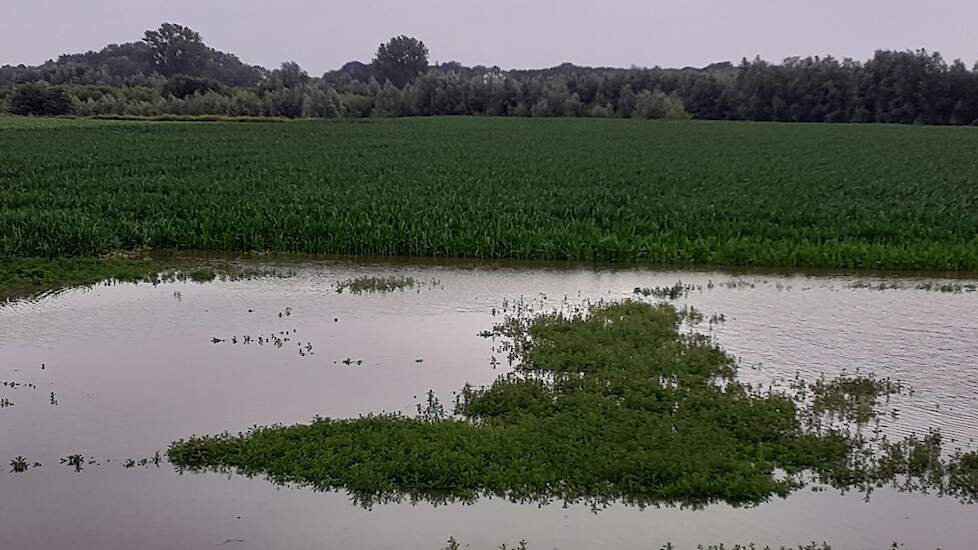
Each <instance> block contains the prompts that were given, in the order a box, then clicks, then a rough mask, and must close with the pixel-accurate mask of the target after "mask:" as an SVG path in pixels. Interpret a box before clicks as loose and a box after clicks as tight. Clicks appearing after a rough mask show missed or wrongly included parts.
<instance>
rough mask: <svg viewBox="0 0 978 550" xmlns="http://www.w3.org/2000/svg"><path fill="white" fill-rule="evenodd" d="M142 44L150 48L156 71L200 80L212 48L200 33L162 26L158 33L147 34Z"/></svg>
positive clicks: (178, 27)
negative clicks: (199, 76) (198, 77)
mask: <svg viewBox="0 0 978 550" xmlns="http://www.w3.org/2000/svg"><path fill="white" fill-rule="evenodd" d="M143 42H145V43H146V44H147V45H149V47H150V50H151V52H152V60H153V65H154V67H155V68H156V70H157V71H159V73H160V74H162V75H165V76H173V75H175V74H187V75H194V76H197V75H198V73H199V72H200V71H201V70H202V69H203V68H204V66H205V64H206V63H207V59H208V53H209V48H208V47H207V46H206V45H205V44H204V41H203V39H202V38H201V37H200V33H198V32H196V31H194V30H192V29H190V28H189V27H184V26H183V25H176V24H174V23H163V25H161V26H160V28H159V30H155V31H146V34H145V36H144V37H143Z"/></svg>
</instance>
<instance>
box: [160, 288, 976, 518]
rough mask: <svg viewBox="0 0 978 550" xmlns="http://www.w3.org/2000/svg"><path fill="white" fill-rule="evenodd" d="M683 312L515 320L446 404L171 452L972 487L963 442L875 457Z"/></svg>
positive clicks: (572, 487)
mask: <svg viewBox="0 0 978 550" xmlns="http://www.w3.org/2000/svg"><path fill="white" fill-rule="evenodd" d="M680 319H681V315H680V314H679V313H678V312H677V311H676V310H675V309H674V308H672V307H671V306H668V305H659V306H652V305H649V304H646V303H640V302H623V303H617V304H610V305H601V306H597V307H593V308H592V309H591V310H590V311H588V312H587V313H577V314H570V313H555V314H549V313H548V314H538V315H535V316H533V317H530V318H513V319H510V320H508V321H507V322H506V323H504V324H503V325H500V326H499V327H497V328H496V334H497V335H499V336H504V337H507V338H510V339H511V343H512V346H513V347H512V349H513V350H514V355H515V357H516V358H517V359H518V367H517V369H516V371H515V372H514V373H511V374H507V375H503V376H501V377H499V378H498V379H497V380H496V381H495V382H494V383H493V384H492V385H491V386H488V387H485V388H471V387H465V388H464V389H463V390H462V391H461V393H460V397H459V400H458V402H457V405H456V411H455V412H456V414H457V415H458V416H457V417H454V418H452V417H448V416H446V414H445V411H444V408H443V406H442V405H441V404H440V403H439V402H438V401H437V399H436V398H435V397H433V396H429V401H428V404H427V407H420V406H419V409H420V412H421V413H422V414H421V415H420V416H419V417H416V418H407V417H404V416H400V415H379V416H367V417H362V418H359V419H356V420H333V419H316V420H315V421H314V422H313V423H311V424H308V425H297V426H292V427H282V426H273V427H268V428H255V429H252V430H251V431H249V432H247V433H243V434H239V435H236V436H233V435H228V434H225V435H218V436H213V437H206V436H205V437H194V438H191V439H189V440H183V441H178V442H176V443H174V444H173V446H171V448H170V450H169V458H170V460H171V461H172V462H173V463H175V464H176V465H178V466H181V467H187V468H208V467H209V468H236V469H238V470H240V471H241V472H243V473H246V474H249V475H253V474H267V475H268V476H269V477H270V478H271V479H272V480H274V481H278V482H299V483H308V484H313V485H315V486H317V487H319V488H322V489H334V488H345V489H348V490H349V491H351V493H353V494H354V495H355V496H356V497H357V498H358V499H359V500H360V501H361V502H363V503H365V504H369V503H371V502H373V501H375V500H377V499H387V498H393V499H397V498H399V497H400V496H401V495H404V494H407V495H409V496H410V497H411V498H419V497H421V498H431V499H436V500H437V499H452V498H461V499H473V498H476V497H478V496H479V495H482V494H492V495H499V496H502V497H505V498H510V499H515V500H542V501H547V500H550V499H561V500H566V501H575V500H578V499H585V500H588V501H592V502H594V501H596V502H604V501H606V500H608V499H622V500H625V501H628V502H634V503H638V504H646V503H658V502H663V501H665V502H669V503H682V504H693V505H698V504H703V503H708V502H712V501H717V500H722V501H725V502H729V503H734V504H743V503H756V502H759V501H763V500H766V499H767V498H769V497H771V496H774V495H785V494H787V493H789V492H791V491H792V490H794V489H795V488H797V487H799V486H800V485H801V484H802V483H803V478H802V477H799V476H796V475H795V474H799V473H801V472H802V471H812V472H815V473H817V474H818V476H819V478H820V479H821V480H822V481H823V482H825V483H829V484H832V485H834V486H837V487H859V488H861V489H865V490H871V489H872V488H873V487H875V486H876V484H877V483H884V482H889V481H893V480H895V479H896V478H898V477H900V478H903V479H911V480H917V479H920V480H922V482H923V483H925V484H926V486H927V487H930V488H937V489H939V490H940V491H942V492H945V493H950V494H954V495H957V496H959V497H962V498H964V499H969V498H973V497H974V495H975V494H976V492H978V483H976V481H978V478H976V477H975V468H974V465H975V460H974V458H973V456H972V455H965V454H958V455H956V456H955V457H954V458H952V459H951V460H949V461H948V463H947V464H944V463H943V462H942V460H941V458H940V442H939V437H938V439H937V440H934V441H931V440H928V439H917V438H910V439H908V440H907V441H906V442H903V443H897V444H894V446H893V447H892V448H890V447H888V446H887V444H885V443H884V447H885V450H884V452H883V453H882V454H880V455H876V454H875V453H867V452H865V451H867V449H868V447H867V446H866V445H865V443H864V441H863V440H862V439H861V438H859V437H858V436H857V437H852V436H851V435H849V434H848V433H846V432H843V431H841V430H837V429H831V428H829V429H817V430H809V429H807V428H806V426H808V425H809V423H808V422H806V421H803V418H804V417H805V414H803V412H802V411H801V407H802V406H801V404H800V403H799V402H797V401H796V400H794V399H792V398H789V397H788V396H787V395H785V394H776V393H771V394H766V395H760V394H758V393H756V392H755V391H753V390H752V389H750V388H748V387H746V386H744V385H742V384H740V383H738V382H737V381H736V377H735V371H734V368H733V365H734V360H733V358H732V357H730V356H729V355H727V354H726V353H724V352H723V351H722V350H720V349H719V348H717V347H716V346H715V345H714V344H713V343H711V342H710V340H709V339H708V338H706V337H703V336H697V335H682V334H680V331H679V326H680V325H679V323H680ZM921 453H927V454H926V455H922V454H921ZM935 453H936V455H935ZM921 459H923V460H921ZM779 469H780V470H782V471H783V472H784V473H786V474H788V475H784V474H777V473H776V472H777V470H779ZM948 474H950V475H948Z"/></svg>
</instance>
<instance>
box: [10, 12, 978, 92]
mask: <svg viewBox="0 0 978 550" xmlns="http://www.w3.org/2000/svg"><path fill="white" fill-rule="evenodd" d="M164 21H171V22H175V23H181V24H184V25H188V26H190V27H192V28H194V29H195V30H197V31H199V32H201V33H202V34H203V35H204V39H205V41H206V42H207V43H208V44H209V45H211V46H213V47H215V48H217V49H220V50H224V51H228V52H232V53H236V54H238V55H239V56H240V57H241V58H242V60H244V61H246V62H248V63H253V64H260V65H264V66H266V67H275V66H277V65H278V64H279V63H281V62H282V61H286V60H290V59H294V60H296V61H298V62H299V63H300V64H301V65H302V66H303V67H304V68H306V69H307V70H308V71H309V72H310V73H313V74H320V73H322V72H323V71H325V70H328V69H333V68H337V67H339V66H340V65H342V64H343V63H345V62H346V61H350V60H353V59H357V60H363V61H368V60H369V58H370V57H371V56H372V54H373V52H374V51H375V50H376V48H377V45H378V44H379V43H380V42H382V41H384V40H386V39H387V38H388V37H390V36H392V35H394V34H409V35H413V36H416V37H418V38H420V39H422V40H424V41H425V43H426V44H427V45H428V47H429V49H430V50H431V56H432V60H433V61H440V62H444V61H451V60H457V61H461V62H462V63H465V64H467V65H475V64H484V65H499V66H501V67H503V68H524V67H525V68H531V67H547V66H552V65H557V64H559V63H562V62H564V61H571V62H574V63H577V64H582V65H613V66H629V65H633V64H634V65H640V66H653V65H661V66H668V67H681V66H686V65H694V66H702V65H706V64H708V63H711V62H714V61H722V60H731V61H739V60H740V58H741V57H748V58H752V57H754V55H756V54H760V55H761V57H764V58H766V59H769V60H777V61H780V60H781V59H783V58H785V57H788V56H792V55H801V56H805V55H810V54H811V55H815V54H820V55H825V54H831V55H835V56H837V57H853V58H857V59H866V58H868V57H869V56H871V55H872V52H873V51H874V50H876V49H881V48H882V49H907V48H911V49H916V48H922V47H923V48H927V49H929V50H937V51H940V52H941V53H943V54H944V56H945V57H946V58H948V59H949V60H950V59H954V58H962V59H963V60H964V61H965V62H966V63H967V64H968V66H969V67H970V66H972V65H973V64H974V62H975V61H976V60H978V32H976V31H975V30H974V29H975V25H976V24H978V0H931V1H924V0H914V1H911V0H817V1H816V0H780V1H779V0H667V1H660V0H645V1H643V0H615V1H602V0H318V1H317V0H153V1H144V0H0V65H3V64H19V63H25V64H37V63H41V62H43V61H45V60H47V59H50V58H53V57H57V56H58V55H60V54H62V53H66V52H72V53H74V52H80V51H87V50H93V49H94V50H97V49H100V48H101V47H102V46H104V45H105V44H107V43H110V42H128V41H133V40H138V39H140V38H141V37H142V33H143V31H144V30H146V29H149V28H155V27H157V26H159V24H160V23H162V22H164Z"/></svg>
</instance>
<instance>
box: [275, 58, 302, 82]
mask: <svg viewBox="0 0 978 550" xmlns="http://www.w3.org/2000/svg"><path fill="white" fill-rule="evenodd" d="M272 81H273V83H274V85H275V86H277V87H281V88H298V87H299V86H302V85H303V84H307V83H308V82H309V74H308V73H307V72H306V71H304V70H302V67H300V66H299V64H298V63H296V62H295V61H287V62H285V63H282V67H281V68H280V69H278V70H277V71H275V72H274V73H272Z"/></svg>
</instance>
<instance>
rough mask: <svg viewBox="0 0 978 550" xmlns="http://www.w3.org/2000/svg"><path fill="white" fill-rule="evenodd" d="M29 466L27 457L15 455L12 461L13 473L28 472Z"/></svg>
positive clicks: (11, 469) (11, 468)
mask: <svg viewBox="0 0 978 550" xmlns="http://www.w3.org/2000/svg"><path fill="white" fill-rule="evenodd" d="M29 466H30V463H29V462H28V461H27V459H26V458H24V457H22V456H18V457H15V458H14V459H13V460H11V461H10V471H11V472H12V473H18V474H19V473H21V472H26V471H27V468H28V467H29Z"/></svg>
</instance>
